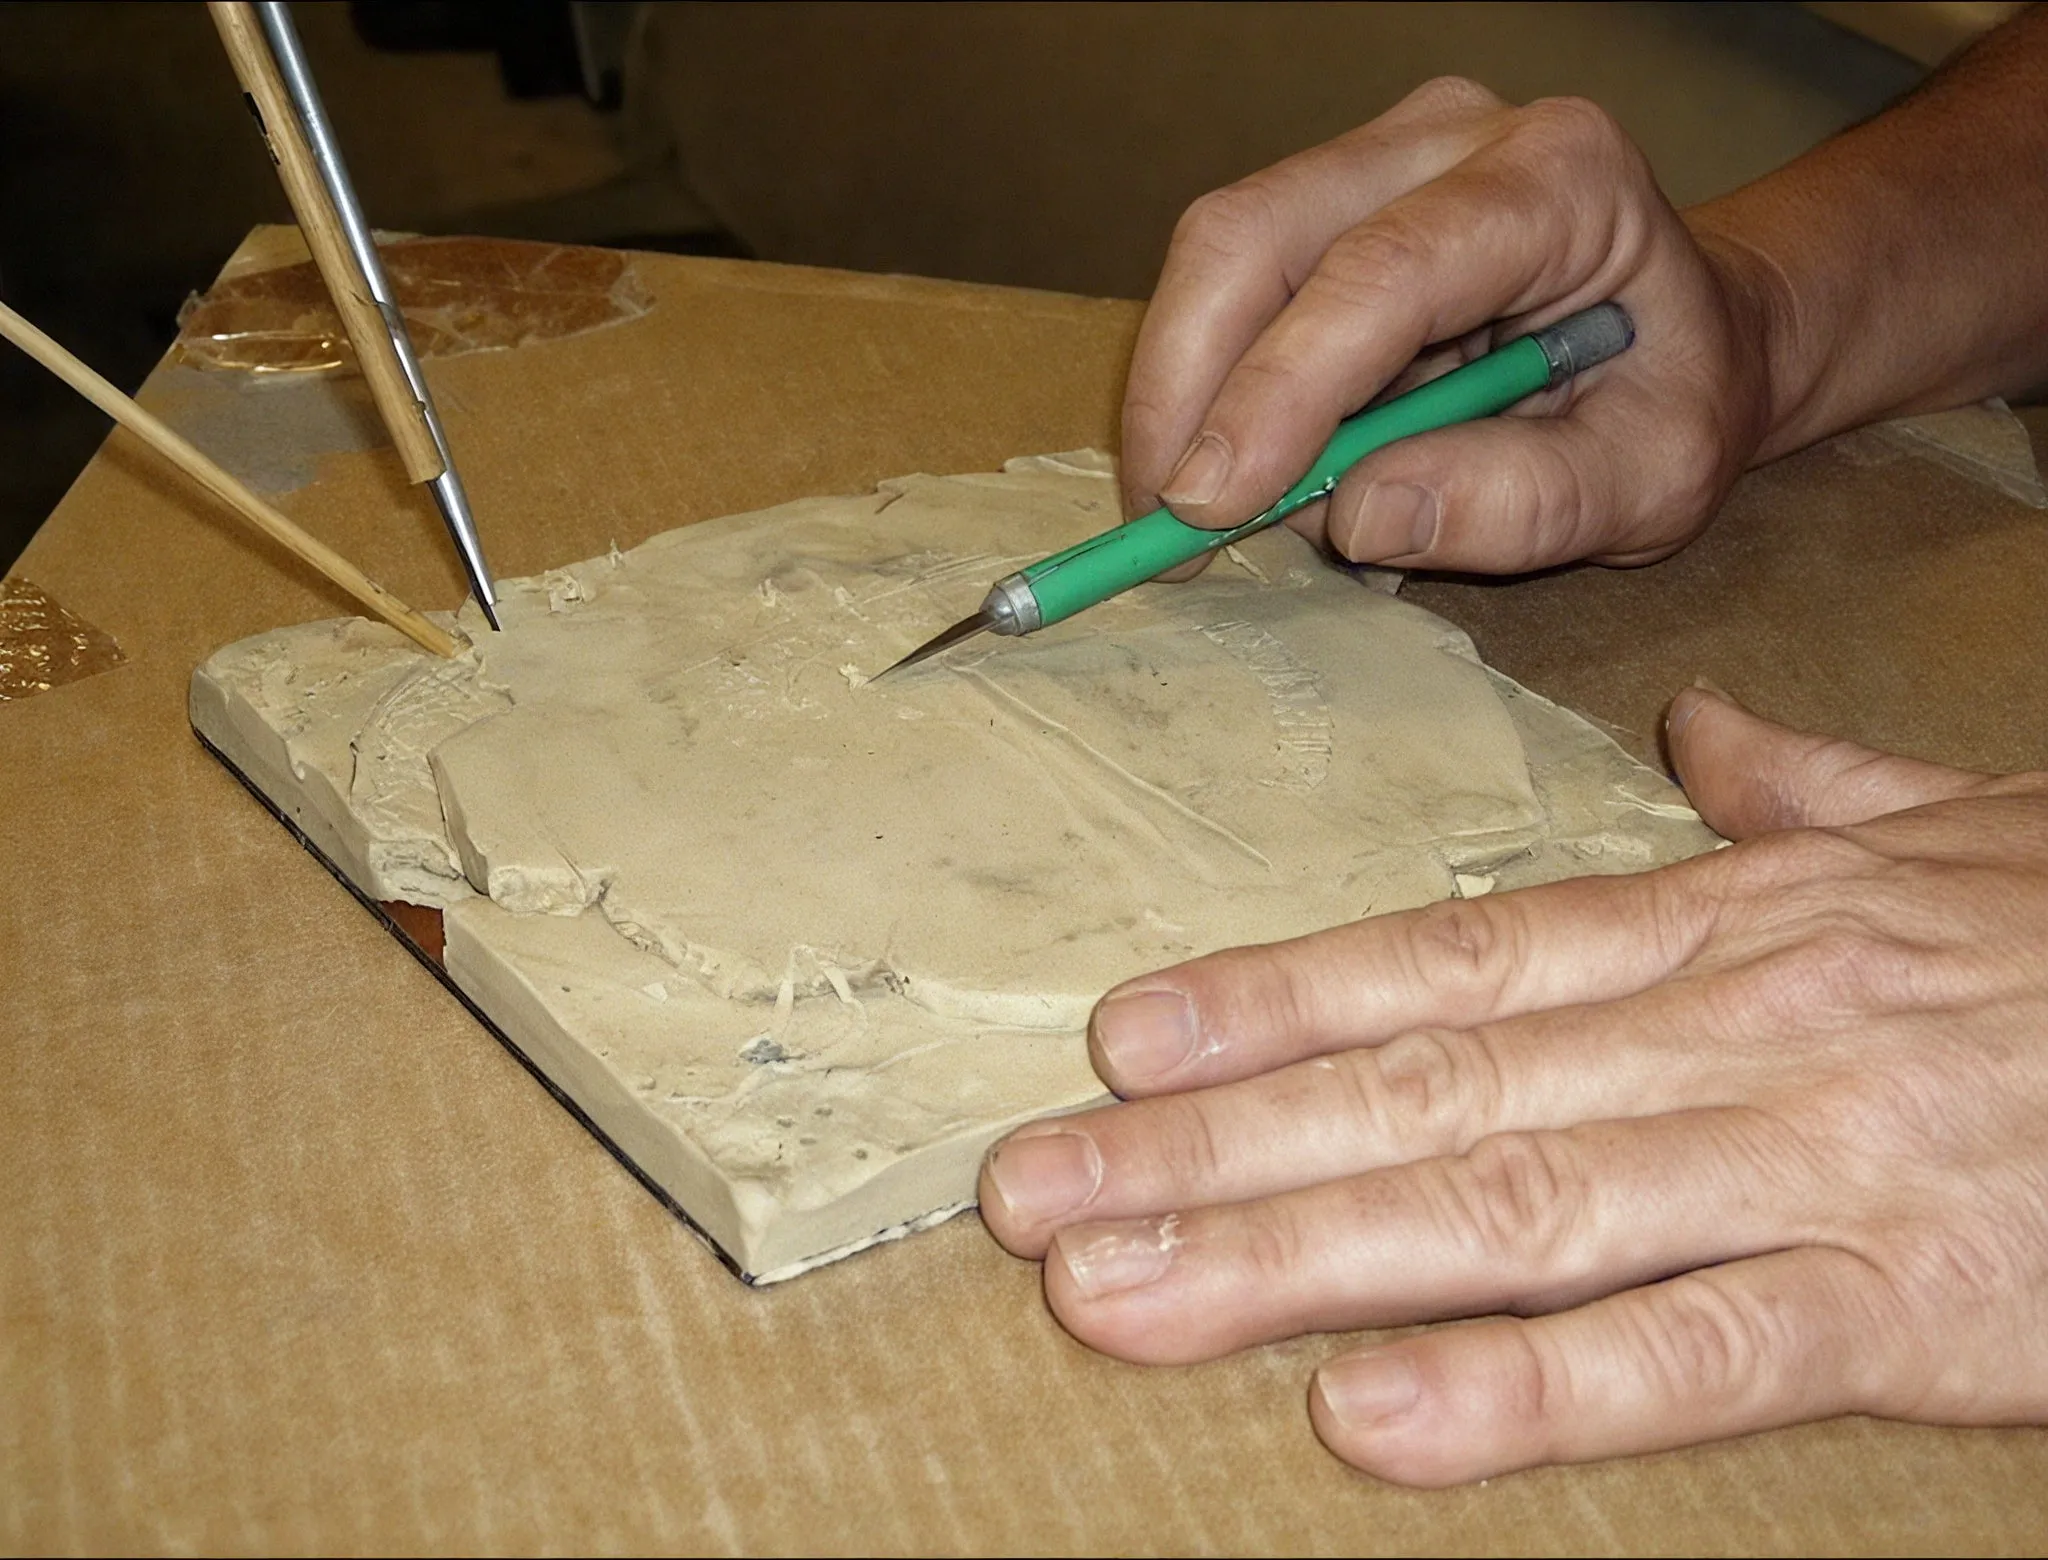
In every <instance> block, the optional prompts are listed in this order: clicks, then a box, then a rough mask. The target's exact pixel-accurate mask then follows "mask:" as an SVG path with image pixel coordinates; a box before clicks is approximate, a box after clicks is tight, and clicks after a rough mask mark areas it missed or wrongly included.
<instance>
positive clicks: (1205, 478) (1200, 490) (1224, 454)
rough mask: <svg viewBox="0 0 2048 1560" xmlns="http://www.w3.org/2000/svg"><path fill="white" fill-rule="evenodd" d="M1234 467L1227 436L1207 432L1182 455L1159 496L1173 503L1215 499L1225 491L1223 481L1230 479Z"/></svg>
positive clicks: (1193, 502)
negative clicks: (1224, 440)
mask: <svg viewBox="0 0 2048 1560" xmlns="http://www.w3.org/2000/svg"><path fill="white" fill-rule="evenodd" d="M1230 467H1231V458H1230V446H1229V445H1228V444H1226V443H1224V442H1223V436H1222V435H1221V434H1215V433H1205V434H1203V435H1202V436H1201V437H1200V438H1199V439H1197V440H1195V442H1194V443H1193V444H1192V445H1190V446H1189V447H1188V452H1187V454H1185V455H1183V456H1181V458H1180V464H1179V465H1178V466H1175V467H1174V468H1173V475H1172V476H1170V477H1168V478H1167V479H1166V486H1165V487H1163V488H1161V489H1160V490H1159V496H1160V497H1161V498H1163V499H1165V500H1166V502H1167V504H1168V506H1169V507H1173V506H1178V505H1181V504H1193V505H1197V506H1199V505H1202V504H1207V503H1212V502H1214V501H1215V498H1216V495H1217V494H1218V493H1221V492H1222V491H1223V484H1224V483H1226V482H1228V481H1229V480H1230Z"/></svg>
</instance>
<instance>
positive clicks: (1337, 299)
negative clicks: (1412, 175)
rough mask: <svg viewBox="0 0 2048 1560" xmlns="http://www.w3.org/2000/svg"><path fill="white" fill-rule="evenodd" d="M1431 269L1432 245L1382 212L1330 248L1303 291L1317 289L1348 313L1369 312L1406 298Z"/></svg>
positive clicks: (1400, 222) (1396, 219) (1390, 215)
mask: <svg viewBox="0 0 2048 1560" xmlns="http://www.w3.org/2000/svg"><path fill="white" fill-rule="evenodd" d="M1431 268H1432V261H1431V245H1430V244H1429V242H1428V241H1427V240H1426V239H1425V238H1424V237H1423V236H1422V235H1421V234H1419V233H1415V232H1412V231H1410V230H1409V228H1408V226H1407V225H1406V224H1405V223H1403V222H1402V221H1401V220H1400V219H1398V218H1397V217H1395V216H1394V215H1392V214H1391V213H1385V212H1383V213H1381V214H1380V215H1379V216H1377V217H1374V218H1373V219H1372V220H1370V221H1368V222H1363V223H1361V224H1359V225H1358V226H1357V227H1355V228H1352V229H1351V230H1350V231H1349V232H1347V233H1345V234H1343V235H1342V236H1340V237H1339V238H1338V239H1337V241H1336V242H1335V243H1333V244H1331V245H1330V247H1329V249H1328V250H1327V251H1326V252H1325V253H1324V255H1323V258H1322V261H1321V262H1320V263H1319V264H1318V265H1317V267H1316V271H1315V275H1314V276H1312V277H1310V278H1309V281H1308V283H1307V285H1306V286H1305V287H1304V288H1303V291H1304V292H1306V291H1309V290H1310V289H1313V290H1315V291H1316V292H1318V293H1321V294H1322V295H1324V296H1325V297H1327V298H1329V299H1330V300H1331V301H1332V302H1334V303H1336V304H1337V305H1339V306H1340V307H1342V308H1344V309H1346V310H1362V309H1369V308H1374V307H1376V306H1378V305H1380V304H1383V303H1385V302H1386V301H1387V300H1389V299H1395V298H1403V297H1406V296H1407V295H1408V294H1409V293H1410V292H1411V290H1412V289H1413V288H1414V286H1415V285H1416V283H1417V282H1418V281H1419V280H1420V279H1421V278H1423V277H1425V276H1426V275H1428V273H1429V271H1430V269H1431Z"/></svg>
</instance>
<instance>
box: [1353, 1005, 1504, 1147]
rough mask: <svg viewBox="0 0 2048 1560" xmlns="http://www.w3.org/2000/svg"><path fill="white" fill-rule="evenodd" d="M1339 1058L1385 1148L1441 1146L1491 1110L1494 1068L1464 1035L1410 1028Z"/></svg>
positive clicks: (1487, 1051)
mask: <svg viewBox="0 0 2048 1560" xmlns="http://www.w3.org/2000/svg"><path fill="white" fill-rule="evenodd" d="M1347 1060H1348V1061H1349V1062H1350V1064H1351V1065H1350V1066H1349V1067H1347V1068H1346V1069H1345V1070H1344V1074H1343V1076H1345V1077H1346V1078H1347V1079H1348V1080H1349V1082H1350V1085H1351V1088H1352V1091H1353V1095H1354V1099H1355V1101H1356V1103H1357V1105H1358V1108H1359V1110H1360V1111H1361V1113H1362V1114H1363V1115H1364V1116H1365V1117H1366V1118H1367V1119H1368V1120H1369V1121H1371V1122H1372V1124H1373V1125H1374V1127H1375V1128H1377V1129H1378V1131H1379V1133H1380V1135H1381V1136H1382V1137H1383V1138H1384V1139H1385V1140H1387V1141H1389V1142H1392V1143H1399V1144H1415V1143H1417V1142H1418V1140H1420V1141H1422V1142H1426V1143H1433V1144H1440V1145H1443V1146H1445V1147H1449V1146H1451V1145H1454V1144H1456V1143H1458V1142H1459V1140H1460V1139H1461V1138H1465V1137H1469V1135H1470V1134H1471V1133H1472V1132H1473V1131H1474V1130H1475V1129H1476V1128H1477V1127H1478V1125H1479V1124H1480V1123H1482V1122H1484V1121H1487V1120H1490V1119H1492V1117H1493V1116H1494V1115H1495V1114H1496V1112H1497V1110H1498V1105H1499V1099H1500V1094H1501V1081H1500V1071H1499V1066H1498V1063H1497V1062H1496V1060H1495V1058H1494V1055H1493V1052H1492V1049H1491V1047H1490V1045H1489V1044H1488V1042H1487V1041H1486V1040H1485V1039H1484V1038H1483V1037H1481V1036H1478V1035H1475V1034H1473V1033H1471V1032H1461V1031H1457V1030H1417V1031H1414V1032H1412V1033H1409V1034H1405V1035H1401V1036H1398V1037H1397V1038H1395V1039H1393V1040H1390V1041H1388V1042H1387V1043H1386V1044H1385V1045H1383V1046H1380V1047H1378V1048H1376V1049H1374V1050H1370V1051H1354V1052H1350V1053H1347Z"/></svg>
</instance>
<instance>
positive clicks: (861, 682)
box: [839, 661, 874, 688]
mask: <svg viewBox="0 0 2048 1560" xmlns="http://www.w3.org/2000/svg"><path fill="white" fill-rule="evenodd" d="M839 675H840V676H841V677H844V678H845V679H846V686H847V687H849V688H865V687H866V686H867V685H868V684H869V683H870V682H872V681H874V679H873V678H871V677H869V676H868V675H867V673H865V672H863V671H862V670H861V669H860V668H859V667H857V666H855V665H854V664H853V663H852V662H851V661H848V662H847V663H846V664H845V665H844V666H842V667H840V668H839Z"/></svg>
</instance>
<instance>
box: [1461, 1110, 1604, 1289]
mask: <svg viewBox="0 0 2048 1560" xmlns="http://www.w3.org/2000/svg"><path fill="white" fill-rule="evenodd" d="M1444 1174H1445V1176H1446V1179H1447V1188H1446V1189H1447V1190H1448V1191H1449V1193H1450V1197H1451V1201H1450V1205H1449V1210H1450V1214H1451V1217H1452V1218H1453V1219H1454V1220H1455V1221H1456V1222H1457V1223H1458V1224H1459V1225H1461V1226H1462V1227H1463V1229H1464V1231H1465V1232H1466V1234H1467V1237H1468V1238H1469V1239H1470V1240H1471V1241H1472V1242H1473V1244H1474V1245H1476V1246H1477V1248H1478V1250H1479V1252H1480V1253H1481V1254H1482V1255H1483V1256H1485V1257H1487V1258H1489V1259H1492V1260H1496V1261H1511V1262H1513V1263H1514V1264H1515V1265H1516V1266H1518V1267H1535V1268H1537V1269H1540V1270H1541V1271H1542V1273H1543V1275H1544V1276H1545V1277H1546V1278H1554V1277H1555V1276H1557V1275H1556V1272H1555V1269H1556V1268H1557V1267H1558V1261H1559V1258H1560V1257H1561V1256H1563V1255H1564V1253H1565V1250H1566V1248H1567V1247H1568V1246H1569V1244H1570V1243H1571V1241H1572V1238H1573V1236H1574V1234H1575V1233H1576V1231H1577V1228H1578V1224H1579V1219H1580V1215H1581V1213H1582V1211H1583V1210H1584V1208H1585V1206H1586V1201H1587V1185H1586V1180H1585V1175H1584V1172H1583V1171H1582V1170H1581V1168H1580V1166H1579V1163H1578V1158H1577V1155H1576V1154H1574V1153H1573V1152H1572V1151H1571V1149H1570V1148H1568V1147H1567V1146H1566V1140H1565V1139H1563V1138H1561V1137H1559V1136H1558V1135H1556V1134H1554V1133H1542V1132H1502V1133H1496V1134H1495V1135H1494V1136H1492V1137H1488V1138H1482V1139H1481V1140H1480V1141H1479V1142H1478V1143H1476V1144H1474V1145H1473V1147H1472V1149H1471V1151H1470V1152H1469V1153H1467V1154H1466V1155H1465V1157H1464V1158H1463V1159H1461V1160H1455V1161H1450V1162H1448V1163H1446V1164H1445V1166H1444Z"/></svg>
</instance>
